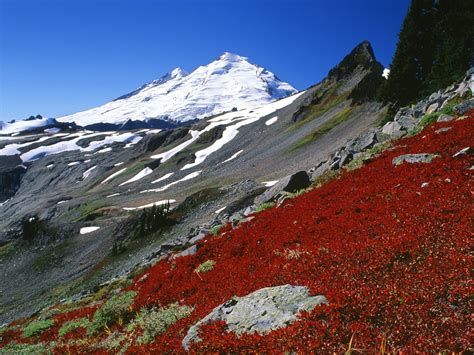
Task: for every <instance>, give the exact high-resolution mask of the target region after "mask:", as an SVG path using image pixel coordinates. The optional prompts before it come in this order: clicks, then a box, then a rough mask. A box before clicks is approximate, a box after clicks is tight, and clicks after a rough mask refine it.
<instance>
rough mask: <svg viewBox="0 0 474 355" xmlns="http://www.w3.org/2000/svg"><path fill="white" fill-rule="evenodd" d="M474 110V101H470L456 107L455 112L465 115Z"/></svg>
mask: <svg viewBox="0 0 474 355" xmlns="http://www.w3.org/2000/svg"><path fill="white" fill-rule="evenodd" d="M473 109H474V99H469V100H466V101H464V102H461V103H460V104H459V105H456V106H454V108H453V111H454V112H456V113H457V114H458V115H464V114H465V113H466V112H468V111H470V110H473Z"/></svg>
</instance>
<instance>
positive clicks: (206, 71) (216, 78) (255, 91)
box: [58, 52, 296, 126]
mask: <svg viewBox="0 0 474 355" xmlns="http://www.w3.org/2000/svg"><path fill="white" fill-rule="evenodd" d="M295 92H296V89H295V88H293V87H292V86H291V85H289V84H287V83H285V82H282V81H281V80H279V79H278V78H277V77H276V76H275V74H273V73H272V72H270V71H268V70H266V69H264V68H262V67H260V66H258V65H255V64H253V63H251V62H249V60H248V58H246V57H242V56H240V55H237V54H232V53H228V52H225V53H223V54H222V55H221V56H220V57H219V58H217V59H216V60H215V61H213V62H211V63H209V64H208V65H206V66H200V67H198V68H196V69H195V70H193V71H192V72H191V73H189V74H188V73H186V72H185V71H184V70H182V69H181V68H176V69H174V70H173V71H171V72H170V73H168V74H166V75H164V76H162V77H161V78H160V79H158V80H153V81H151V82H149V83H148V84H145V85H143V86H141V87H140V88H138V89H136V90H134V91H132V92H130V93H128V94H126V95H123V96H120V97H119V98H117V99H115V100H114V101H111V102H109V103H106V104H105V105H102V106H99V107H96V108H93V109H90V110H87V111H83V112H78V113H75V114H73V115H68V116H64V117H60V118H59V119H58V121H63V122H71V121H74V122H75V123H77V124H79V125H81V126H87V125H91V124H97V123H109V124H123V123H124V122H126V121H129V120H132V121H149V120H154V119H158V120H164V121H168V122H172V123H181V122H186V121H189V120H194V119H200V118H203V117H208V116H212V115H215V114H218V113H221V112H224V111H229V110H232V109H233V108H234V107H236V108H238V109H242V108H251V107H256V106H260V105H262V104H265V103H269V102H271V101H274V100H277V99H280V98H283V97H286V96H288V95H290V94H293V93H295Z"/></svg>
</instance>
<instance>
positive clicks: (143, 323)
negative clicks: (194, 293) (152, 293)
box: [127, 303, 194, 344]
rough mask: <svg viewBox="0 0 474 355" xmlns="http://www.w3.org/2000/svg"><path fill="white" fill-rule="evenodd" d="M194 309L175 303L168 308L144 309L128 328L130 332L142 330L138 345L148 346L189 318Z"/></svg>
mask: <svg viewBox="0 0 474 355" xmlns="http://www.w3.org/2000/svg"><path fill="white" fill-rule="evenodd" d="M193 310H194V308H193V307H190V306H181V305H179V304H177V303H173V304H171V305H169V306H168V307H166V308H152V309H142V310H141V311H140V312H139V313H138V315H137V317H136V318H135V319H134V320H133V321H132V322H130V324H129V325H128V327H127V330H128V331H129V332H134V331H136V330H138V329H140V330H141V332H142V335H140V336H139V337H138V339H137V343H138V344H148V343H150V342H152V341H153V340H154V339H155V337H156V336H157V335H159V334H163V333H165V332H166V331H167V330H168V328H169V327H171V326H172V325H173V324H174V323H176V322H177V321H178V320H180V319H182V318H185V317H187V316H189V315H190V314H191V313H192V312H193Z"/></svg>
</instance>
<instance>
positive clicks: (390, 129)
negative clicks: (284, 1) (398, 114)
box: [382, 121, 406, 138]
mask: <svg viewBox="0 0 474 355" xmlns="http://www.w3.org/2000/svg"><path fill="white" fill-rule="evenodd" d="M382 133H383V134H386V135H388V136H391V137H396V138H398V137H401V136H403V135H405V134H406V130H405V129H404V128H403V127H402V126H401V125H400V123H398V122H397V121H392V122H387V123H386V124H385V125H384V126H383V128H382Z"/></svg>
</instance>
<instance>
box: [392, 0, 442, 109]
mask: <svg viewBox="0 0 474 355" xmlns="http://www.w3.org/2000/svg"><path fill="white" fill-rule="evenodd" d="M434 23H435V13H434V3H433V0H412V3H411V5H410V8H409V9H408V13H407V15H406V17H405V19H404V21H403V25H402V29H401V31H400V33H399V41H398V44H397V49H396V51H395V55H394V57H393V61H392V65H391V69H390V76H389V79H388V81H387V83H386V87H385V90H384V93H383V98H384V99H385V100H386V101H390V102H392V103H393V104H394V105H395V106H397V107H400V106H403V105H406V104H408V103H409V102H411V101H412V100H414V99H415V98H417V97H418V95H419V93H420V91H421V89H422V85H423V81H424V80H425V78H426V77H427V76H428V74H429V72H430V71H431V65H432V60H433V55H434V48H433V47H434V46H433V43H434V37H433V34H432V30H433V25H434Z"/></svg>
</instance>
